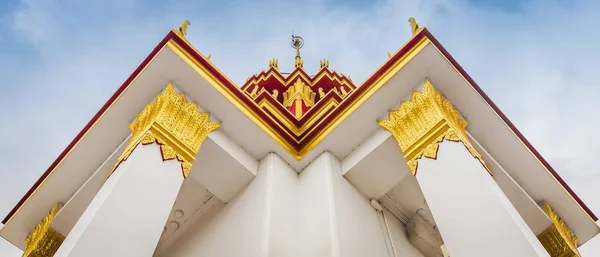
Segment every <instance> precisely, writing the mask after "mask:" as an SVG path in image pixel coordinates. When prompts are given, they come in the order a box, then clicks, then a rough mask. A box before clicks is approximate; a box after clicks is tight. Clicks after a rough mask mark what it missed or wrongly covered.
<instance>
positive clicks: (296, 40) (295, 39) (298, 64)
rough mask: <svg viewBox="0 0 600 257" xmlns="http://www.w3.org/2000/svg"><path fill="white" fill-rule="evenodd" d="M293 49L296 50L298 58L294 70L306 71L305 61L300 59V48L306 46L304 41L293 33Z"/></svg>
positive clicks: (295, 60)
mask: <svg viewBox="0 0 600 257" xmlns="http://www.w3.org/2000/svg"><path fill="white" fill-rule="evenodd" d="M290 44H291V45H292V47H293V48H296V58H294V68H300V69H304V61H303V60H302V57H300V48H302V46H304V39H302V37H300V36H294V33H292V41H291V42H290Z"/></svg>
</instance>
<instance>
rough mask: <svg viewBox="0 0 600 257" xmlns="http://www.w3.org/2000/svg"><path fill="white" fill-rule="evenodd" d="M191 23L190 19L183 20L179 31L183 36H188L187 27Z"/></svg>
mask: <svg viewBox="0 0 600 257" xmlns="http://www.w3.org/2000/svg"><path fill="white" fill-rule="evenodd" d="M189 25H190V21H188V20H185V21H183V23H182V24H181V26H180V27H179V30H178V31H179V33H180V34H181V36H182V37H184V38H185V37H186V36H187V27H188V26H189Z"/></svg>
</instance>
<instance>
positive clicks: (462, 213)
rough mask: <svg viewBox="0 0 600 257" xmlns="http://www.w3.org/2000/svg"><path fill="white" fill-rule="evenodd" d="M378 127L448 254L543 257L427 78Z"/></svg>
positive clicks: (456, 114)
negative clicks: (399, 155)
mask: <svg viewBox="0 0 600 257" xmlns="http://www.w3.org/2000/svg"><path fill="white" fill-rule="evenodd" d="M379 125H380V126H381V127H383V128H385V129H386V130H388V131H389V132H390V133H392V135H393V136H394V138H395V139H396V141H397V143H398V145H399V146H400V149H402V152H403V153H404V159H405V160H406V162H407V164H408V167H409V168H410V169H411V171H412V173H413V175H415V176H416V179H417V181H418V182H419V185H420V187H421V190H422V191H423V195H424V196H425V200H426V201H427V204H428V206H429V208H430V210H431V212H432V214H433V217H434V220H435V223H436V224H437V226H438V229H439V231H440V233H441V235H442V238H443V240H444V243H445V245H446V248H447V250H448V253H449V254H450V256H460V257H479V256H489V257H494V256H498V257H501V256H515V257H517V256H518V257H521V256H522V257H529V256H548V253H547V252H546V250H545V249H544V248H543V247H542V245H541V244H540V242H539V241H538V240H537V238H536V237H535V235H534V234H533V232H532V231H531V230H530V229H529V227H528V226H527V225H526V223H525V221H524V220H523V218H522V217H521V216H520V215H519V213H518V212H517V210H516V209H515V207H514V206H513V205H512V203H511V202H510V201H509V200H508V198H507V197H506V195H504V193H503V192H502V190H501V189H500V187H499V186H498V184H496V182H495V181H494V179H493V178H492V175H491V173H490V172H489V170H488V168H487V166H486V164H485V162H484V160H483V158H482V157H481V155H480V154H479V153H478V152H477V151H476V150H475V148H474V147H473V145H472V144H471V142H470V140H469V137H468V135H467V131H466V127H467V125H468V123H467V121H466V120H464V119H463V117H461V115H460V113H459V112H458V110H456V109H454V107H453V106H452V104H451V103H450V101H449V100H448V99H445V98H444V97H443V95H442V94H441V93H440V92H439V91H437V90H436V89H435V88H434V87H433V85H432V84H431V82H430V81H429V80H426V81H425V83H424V85H423V89H422V91H421V92H414V93H413V94H412V96H411V98H410V100H409V101H406V102H403V103H401V104H400V107H399V108H398V110H393V111H390V112H389V113H388V119H387V120H382V121H379Z"/></svg>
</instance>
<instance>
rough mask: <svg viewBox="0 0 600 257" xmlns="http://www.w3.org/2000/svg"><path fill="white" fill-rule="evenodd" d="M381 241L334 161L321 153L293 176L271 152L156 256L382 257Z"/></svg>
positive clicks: (362, 200)
mask: <svg viewBox="0 0 600 257" xmlns="http://www.w3.org/2000/svg"><path fill="white" fill-rule="evenodd" d="M390 217H391V218H392V219H395V218H394V217H393V216H391V215H390ZM398 224H400V223H399V221H398ZM404 237H406V236H404ZM384 240H385V237H384V233H383V230H382V229H381V227H380V225H379V222H378V219H377V214H376V212H375V210H374V209H373V208H372V207H371V206H370V204H369V199H368V198H366V197H364V196H362V195H361V194H360V193H359V192H358V191H357V190H356V189H355V188H354V187H353V186H352V185H351V184H350V183H349V182H348V181H346V179H345V178H344V177H343V176H342V173H341V164H340V162H339V161H338V160H337V159H336V158H335V156H333V155H332V154H330V153H328V152H326V153H323V154H321V155H320V156H319V157H318V158H317V159H315V160H314V161H313V162H312V163H311V164H309V165H308V166H307V168H306V169H305V170H304V171H303V172H302V173H300V174H297V173H296V171H295V170H294V169H293V168H291V167H290V166H289V165H288V164H287V163H286V162H285V161H283V159H281V158H279V157H278V156H277V155H276V154H274V153H271V154H268V155H267V156H266V157H265V158H263V159H262V160H261V162H260V166H259V170H258V174H257V177H256V178H255V179H254V180H253V181H252V182H251V183H250V184H249V185H248V187H247V188H246V189H244V190H243V191H242V192H241V193H240V194H238V195H237V196H235V197H234V198H233V199H232V200H231V201H230V202H229V203H227V205H226V206H225V208H223V210H221V211H220V212H219V213H216V214H215V215H214V217H213V218H211V219H210V220H209V221H208V222H199V223H197V224H195V225H194V226H192V227H191V228H190V229H189V230H188V231H187V232H186V234H184V235H183V236H182V237H181V238H180V239H179V241H177V242H176V243H175V244H174V245H173V246H172V247H171V248H170V249H168V250H167V251H166V252H165V253H164V254H163V256H174V257H188V256H190V257H191V256H219V257H221V256H223V257H233V256H264V257H266V256H269V257H288V256H292V257H294V256H297V257H301V256H316V257H320V256H322V257H330V256H335V257H337V256H344V257H345V256H349V257H351V256H374V257H378V256H381V257H385V256H388V255H387V249H386V243H385V241H384ZM408 246H409V247H411V248H412V246H410V245H408Z"/></svg>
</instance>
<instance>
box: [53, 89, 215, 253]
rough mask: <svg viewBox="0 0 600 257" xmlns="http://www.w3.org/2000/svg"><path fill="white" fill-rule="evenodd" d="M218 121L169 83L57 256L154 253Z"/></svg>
mask: <svg viewBox="0 0 600 257" xmlns="http://www.w3.org/2000/svg"><path fill="white" fill-rule="evenodd" d="M182 124H185V125H182ZM219 126H220V124H218V123H215V122H210V116H209V115H208V114H207V113H202V112H200V110H199V109H198V106H197V105H196V104H194V103H190V102H188V101H187V100H186V98H185V96H184V95H183V94H178V93H176V91H175V88H174V87H173V86H172V85H171V84H169V85H168V86H167V87H166V88H165V90H164V91H163V92H162V93H161V94H159V95H158V96H157V97H156V99H155V100H154V102H152V103H150V104H148V105H147V106H146V107H145V108H144V109H143V110H142V112H140V114H138V116H137V118H136V119H135V120H134V121H133V122H132V123H131V124H130V125H129V128H130V129H131V132H132V134H131V138H130V141H129V144H128V145H127V147H126V148H125V150H124V152H123V154H122V155H121V157H120V158H119V161H118V162H117V164H116V165H115V170H114V171H113V172H112V173H111V174H110V176H109V177H108V179H107V180H106V182H105V183H104V185H103V186H102V188H101V189H100V190H99V191H98V193H97V194H96V196H95V197H94V199H93V200H92V202H91V203H90V204H89V205H88V207H87V208H86V210H85V211H84V212H83V214H82V215H81V217H80V218H79V220H78V221H77V223H76V224H75V226H74V227H73V229H72V230H71V232H70V233H69V235H67V237H66V238H65V241H64V242H63V244H62V245H61V247H60V248H59V249H58V251H57V252H56V254H55V255H54V256H57V257H58V256H60V257H67V256H69V257H95V256H98V257H100V256H113V257H130V256H152V254H153V253H154V250H155V248H156V245H157V243H158V240H159V239H160V235H161V233H162V231H163V227H164V224H165V223H166V221H167V218H168V216H169V213H170V211H171V209H172V208H173V204H174V203H175V199H176V198H177V194H178V192H179V188H180V187H181V184H182V183H183V180H184V179H185V177H187V175H188V173H189V171H190V169H191V165H192V162H193V161H194V159H195V156H196V154H197V153H198V149H199V148H200V146H201V145H202V142H203V141H204V139H205V138H206V136H207V135H208V134H209V133H210V132H211V131H213V130H215V129H217V128H218V127H219Z"/></svg>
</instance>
